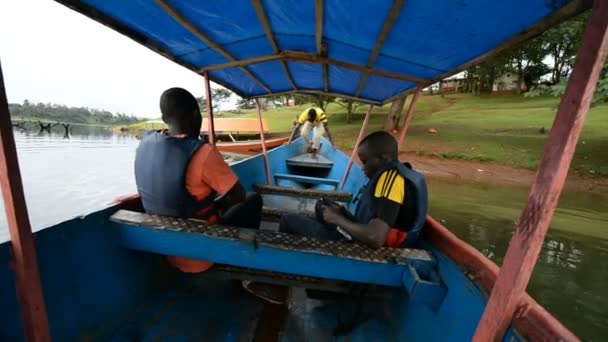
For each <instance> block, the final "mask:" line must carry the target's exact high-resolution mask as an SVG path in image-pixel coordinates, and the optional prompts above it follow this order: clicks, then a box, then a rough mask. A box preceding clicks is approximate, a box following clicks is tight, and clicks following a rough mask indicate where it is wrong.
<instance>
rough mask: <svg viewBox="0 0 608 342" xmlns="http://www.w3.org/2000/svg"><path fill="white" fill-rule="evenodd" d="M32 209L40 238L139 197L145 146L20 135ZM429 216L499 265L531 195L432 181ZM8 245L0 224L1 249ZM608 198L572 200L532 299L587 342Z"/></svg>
mask: <svg viewBox="0 0 608 342" xmlns="http://www.w3.org/2000/svg"><path fill="white" fill-rule="evenodd" d="M15 140H16V142H17V149H18V153H19V162H20V166H21V172H22V176H23V182H24V189H25V194H26V199H27V204H28V210H29V215H30V219H31V222H32V226H33V228H34V230H39V229H42V228H44V227H48V226H49V225H52V224H55V223H58V222H60V221H63V220H66V219H70V218H72V217H75V216H80V215H84V214H87V213H89V212H91V211H94V210H96V209H100V208H103V207H105V206H106V205H108V204H109V203H110V202H111V201H112V200H113V199H114V198H115V197H117V196H120V195H124V194H129V193H134V192H135V184H134V177H133V158H134V154H135V148H136V147H137V143H138V141H137V140H136V139H135V138H133V137H131V136H128V135H113V134H112V133H111V132H109V131H107V130H104V129H101V128H100V129H93V130H91V129H86V130H85V129H83V128H79V127H74V130H73V131H72V135H71V136H70V138H69V139H66V138H64V137H63V133H62V132H57V133H55V132H53V133H51V134H48V133H43V134H38V132H31V131H30V132H22V131H15ZM428 183H429V190H430V195H429V196H430V214H431V215H432V216H434V217H435V218H436V219H438V220H441V222H443V223H444V224H445V225H446V226H447V227H448V228H449V229H450V230H451V231H453V232H454V233H455V234H456V235H458V236H459V237H460V238H461V239H463V240H465V241H467V242H469V243H470V244H472V245H473V246H475V247H476V248H478V249H479V250H481V251H482V252H483V253H484V254H485V255H486V256H488V257H489V258H491V259H492V260H494V261H495V262H497V263H498V264H500V262H501V261H502V260H501V258H502V256H503V255H504V253H505V251H506V248H507V245H508V242H509V239H510V237H511V234H512V232H513V228H514V225H515V221H516V220H517V218H518V215H519V213H520V212H521V209H522V207H523V203H524V200H525V198H526V193H527V189H523V188H513V187H500V186H496V185H484V184H478V183H466V182H459V183H450V182H446V181H442V180H438V179H428ZM7 239H8V233H7V230H6V218H5V217H4V215H2V216H1V217H0V242H2V241H5V240H7ZM607 261H608V194H593V193H583V192H580V193H566V194H564V196H562V199H561V201H560V207H559V209H558V210H557V212H556V215H555V218H554V220H553V222H552V226H551V229H550V231H549V234H548V237H547V239H546V241H545V245H544V248H543V250H542V253H541V256H540V258H539V262H538V264H537V266H536V268H535V272H534V275H533V278H532V282H531V284H530V286H529V288H528V292H529V293H530V294H531V295H532V296H533V297H534V298H535V299H536V300H537V301H538V302H539V303H540V304H541V305H543V306H544V307H545V308H547V309H548V310H549V311H550V312H551V313H553V314H554V315H555V316H556V317H557V318H558V319H559V320H561V321H562V322H563V323H564V324H565V325H566V326H567V327H569V328H570V329H572V331H574V332H575V333H576V334H577V335H579V336H580V337H581V338H582V339H584V340H593V341H601V340H604V339H605V338H606V336H608V267H606V262H607Z"/></svg>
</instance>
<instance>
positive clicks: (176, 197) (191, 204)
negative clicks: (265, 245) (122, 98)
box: [135, 88, 262, 273]
mask: <svg viewBox="0 0 608 342" xmlns="http://www.w3.org/2000/svg"><path fill="white" fill-rule="evenodd" d="M160 110H161V113H162V119H163V121H164V122H165V123H166V124H167V126H168V128H169V129H168V130H163V131H150V132H148V133H146V134H145V135H144V136H143V137H142V139H141V142H140V144H139V146H138V148H137V152H136V155H135V180H136V183H137V191H138V192H139V195H140V196H141V200H142V204H143V206H144V209H145V211H146V212H147V213H150V214H156V215H164V216H174V217H187V218H200V219H204V220H208V221H210V222H212V223H219V224H225V225H231V226H236V227H242V228H252V229H257V228H259V226H260V221H261V211H262V198H261V197H260V195H258V194H255V195H252V196H249V197H247V196H246V194H245V190H244V188H243V186H242V185H241V183H240V182H239V180H238V178H237V176H236V174H234V172H233V171H232V169H231V168H230V166H228V164H226V162H225V161H224V158H223V157H222V155H221V154H220V153H219V151H218V150H217V149H216V148H215V146H213V145H211V144H207V143H205V142H204V141H202V140H200V139H199V134H200V127H201V121H202V118H201V113H200V110H199V107H198V104H197V102H196V99H195V98H194V96H192V94H190V93H189V92H188V91H186V90H184V89H182V88H171V89H168V90H166V91H165V92H164V93H163V94H162V95H161V97H160ZM168 259H169V261H170V262H171V263H172V264H173V265H175V266H176V267H178V268H179V269H181V270H182V271H184V272H190V273H196V272H202V271H205V270H207V269H208V268H209V267H211V265H212V263H209V262H204V261H196V260H189V259H185V258H180V257H169V258H168Z"/></svg>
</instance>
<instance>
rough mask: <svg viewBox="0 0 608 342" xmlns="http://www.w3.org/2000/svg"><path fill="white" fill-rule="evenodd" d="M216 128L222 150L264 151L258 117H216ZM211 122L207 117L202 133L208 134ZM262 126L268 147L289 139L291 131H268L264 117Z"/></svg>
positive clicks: (204, 120)
mask: <svg viewBox="0 0 608 342" xmlns="http://www.w3.org/2000/svg"><path fill="white" fill-rule="evenodd" d="M213 121H214V125H215V127H214V130H215V136H216V139H217V141H216V144H215V145H216V146H217V148H218V149H219V150H220V151H222V152H228V153H238V154H244V155H254V154H257V153H260V152H262V140H261V139H260V129H259V127H258V119H252V118H215V119H214V120H213ZM208 127H209V123H208V120H207V119H206V118H205V119H203V123H202V125H201V135H207V134H208ZM262 127H263V131H264V137H265V145H266V148H267V149H269V150H270V149H273V148H275V147H278V146H281V145H283V144H284V143H286V142H287V140H289V132H275V133H268V123H267V122H266V119H262Z"/></svg>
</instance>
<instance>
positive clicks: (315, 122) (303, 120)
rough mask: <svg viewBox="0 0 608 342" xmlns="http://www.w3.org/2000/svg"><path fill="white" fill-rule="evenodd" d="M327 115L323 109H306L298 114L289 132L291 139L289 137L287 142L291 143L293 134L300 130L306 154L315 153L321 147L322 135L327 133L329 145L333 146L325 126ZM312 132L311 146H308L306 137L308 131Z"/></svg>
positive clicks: (308, 142)
mask: <svg viewBox="0 0 608 342" xmlns="http://www.w3.org/2000/svg"><path fill="white" fill-rule="evenodd" d="M327 123H328V120H327V115H325V112H324V111H323V109H321V108H319V107H311V108H308V109H306V110H305V111H303V112H302V114H300V116H299V117H298V118H297V119H296V121H295V126H294V127H293V130H292V131H291V137H289V142H291V140H292V138H293V136H294V134H295V132H297V131H298V130H300V135H301V136H302V139H304V146H305V147H306V152H312V153H316V152H317V151H318V150H319V147H320V146H321V137H322V136H323V133H327V138H328V139H329V142H331V144H332V145H333V144H334V141H333V139H332V137H331V132H330V131H329V126H328V125H327ZM313 128H314V132H313V139H312V145H311V144H310V139H309V138H308V135H309V134H310V131H312V130H313Z"/></svg>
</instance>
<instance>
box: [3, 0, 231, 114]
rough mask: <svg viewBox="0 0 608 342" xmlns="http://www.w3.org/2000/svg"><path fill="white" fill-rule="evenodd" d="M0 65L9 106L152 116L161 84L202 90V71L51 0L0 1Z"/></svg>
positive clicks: (163, 87)
mask: <svg viewBox="0 0 608 342" xmlns="http://www.w3.org/2000/svg"><path fill="white" fill-rule="evenodd" d="M0 62H1V63H2V72H3V74H4V84H5V87H6V91H7V96H8V100H9V102H11V103H22V102H23V100H25V99H28V100H29V101H30V102H44V103H47V102H51V103H58V104H65V105H67V106H75V107H89V108H97V109H105V110H109V111H111V112H115V113H116V112H120V113H126V114H133V115H135V116H138V117H148V118H154V117H159V116H160V111H159V109H158V98H159V96H160V94H161V93H162V92H163V91H164V90H165V89H167V88H170V87H183V88H185V89H188V90H189V91H190V92H191V93H192V94H194V96H197V97H198V96H202V94H203V93H204V79H203V77H202V76H199V75H196V74H195V73H193V72H192V71H190V70H187V69H185V68H183V67H181V66H179V65H177V64H175V63H173V62H172V61H170V60H168V59H166V58H164V57H162V56H160V55H158V54H156V53H155V52H153V51H151V50H149V49H148V48H146V47H143V46H141V45H139V44H137V43H135V42H134V41H132V40H130V39H129V38H127V37H124V36H122V35H120V34H119V33H117V32H115V31H114V30H112V29H110V28H108V27H105V26H103V25H101V24H99V23H97V22H95V21H93V20H91V19H89V18H88V17H85V16H83V15H81V14H79V13H76V12H74V11H72V10H70V9H69V8H67V7H64V6H63V5H60V4H58V3H56V2H54V1H51V0H0ZM212 86H213V87H218V86H217V85H212ZM230 105H231V104H228V105H227V106H230Z"/></svg>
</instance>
